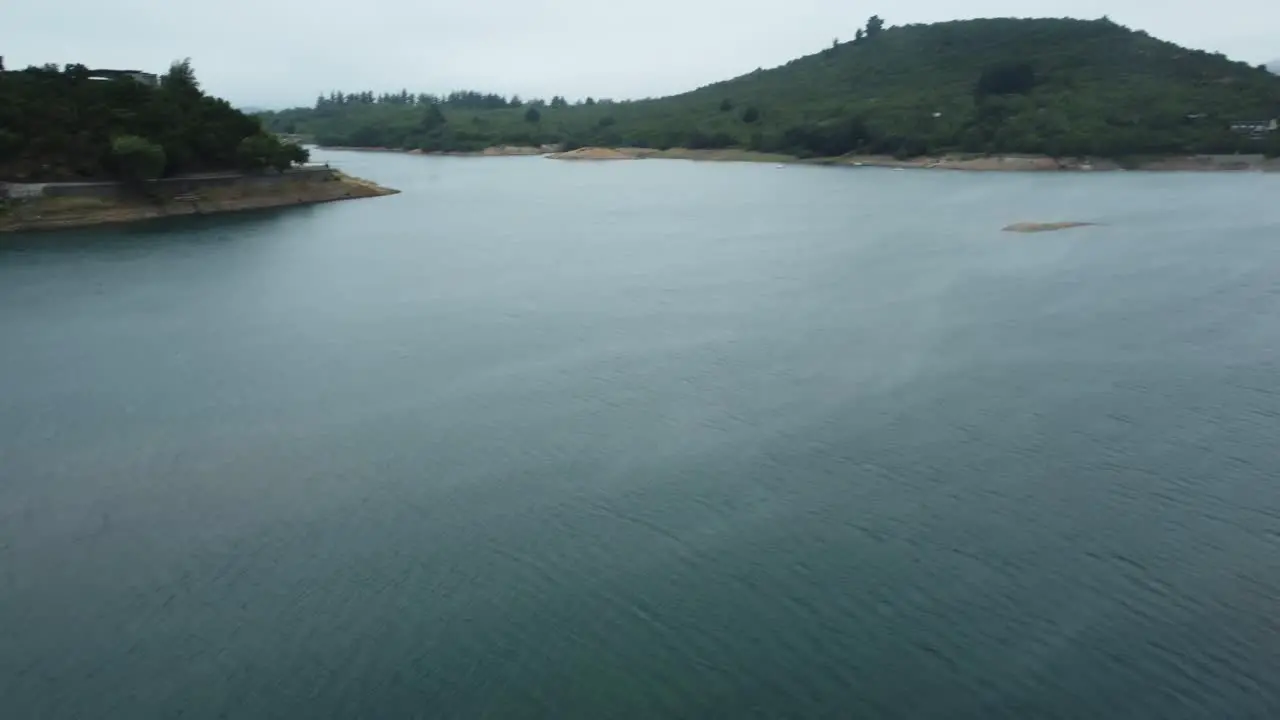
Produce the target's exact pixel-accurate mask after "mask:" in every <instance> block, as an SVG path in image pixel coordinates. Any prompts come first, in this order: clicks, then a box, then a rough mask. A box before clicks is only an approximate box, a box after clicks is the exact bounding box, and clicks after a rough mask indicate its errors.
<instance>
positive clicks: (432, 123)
mask: <svg viewBox="0 0 1280 720" xmlns="http://www.w3.org/2000/svg"><path fill="white" fill-rule="evenodd" d="M446 122H448V121H447V120H445V117H444V113H442V112H440V106H439V105H437V104H436V103H431V104H429V105H427V109H426V111H424V112H423V113H422V120H421V121H420V122H419V123H418V127H420V128H421V129H422V131H423V132H431V131H432V130H435V129H436V128H439V127H441V126H442V125H444V124H445V123H446Z"/></svg>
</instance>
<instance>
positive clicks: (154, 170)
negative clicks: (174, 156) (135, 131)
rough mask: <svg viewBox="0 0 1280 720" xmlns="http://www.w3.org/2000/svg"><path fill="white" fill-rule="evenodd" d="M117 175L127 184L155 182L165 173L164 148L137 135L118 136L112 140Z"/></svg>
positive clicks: (112, 152)
mask: <svg viewBox="0 0 1280 720" xmlns="http://www.w3.org/2000/svg"><path fill="white" fill-rule="evenodd" d="M111 158H112V161H113V162H114V163H115V167H116V174H117V176H118V177H119V178H120V179H121V180H125V181H127V182H135V183H137V182H143V181H146V180H155V179H156V178H158V177H160V175H161V174H163V173H164V165H165V154H164V148H162V147H160V146H159V145H157V144H155V143H153V142H151V141H150V140H147V139H146V138H144V137H138V136H137V135H117V136H116V137H115V138H113V139H112V140H111Z"/></svg>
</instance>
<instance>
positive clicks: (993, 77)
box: [974, 62, 1036, 100]
mask: <svg viewBox="0 0 1280 720" xmlns="http://www.w3.org/2000/svg"><path fill="white" fill-rule="evenodd" d="M1035 86H1036V73H1035V70H1033V69H1032V67H1031V65H1030V64H1029V63H1025V62H1020V63H1005V64H1001V65H994V66H991V67H988V68H985V69H983V71H982V74H981V75H979V76H978V86H977V88H976V89H975V90H974V92H975V94H976V95H977V97H978V99H979V100H981V99H982V98H984V97H987V96H988V95H1026V94H1027V93H1029V92H1031V91H1032V90H1033V89H1034V88H1035Z"/></svg>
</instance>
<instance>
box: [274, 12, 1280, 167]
mask: <svg viewBox="0 0 1280 720" xmlns="http://www.w3.org/2000/svg"><path fill="white" fill-rule="evenodd" d="M859 36H860V37H859V38H858V39H857V40H855V41H853V42H846V43H836V44H833V45H832V46H831V47H829V48H825V49H823V50H822V51H820V52H817V53H815V54H813V55H809V56H806V57H802V58H798V59H796V60H794V61H792V62H790V63H788V64H786V65H784V66H782V67H778V68H773V69H771V70H756V71H754V72H751V73H748V74H746V75H743V76H741V77H738V78H734V79H732V80H727V81H724V82H720V83H716V84H713V85H709V86H706V87H703V88H699V89H697V90H694V91H692V92H688V93H684V94H681V95H675V96H671V97H665V98H660V99H652V100H639V101H629V102H609V101H595V100H591V99H587V100H586V101H585V102H582V103H579V104H574V105H570V104H568V103H566V102H564V101H563V99H562V98H555V99H554V100H553V101H552V102H551V103H543V102H541V101H533V102H530V103H521V102H519V100H518V99H513V100H507V99H505V98H501V97H498V96H492V95H481V94H479V93H456V94H454V95H453V96H450V97H444V98H438V97H433V96H429V95H410V94H408V93H401V94H399V95H384V96H380V97H375V96H374V94H373V93H352V94H345V93H334V94H331V95H330V96H328V97H325V98H321V99H320V100H318V101H317V104H316V106H315V107H313V108H301V109H295V110H286V111H282V112H278V113H266V114H264V115H263V117H264V118H265V121H266V123H267V126H268V128H269V129H272V130H275V131H277V132H290V133H301V134H305V135H310V136H312V137H314V138H315V139H316V140H317V141H318V142H320V143H321V144H326V145H346V146H362V147H373V146H377V147H393V148H417V149H422V150H427V151H440V150H464V151H465V150H479V149H482V148H484V147H486V146H491V145H504V144H507V145H533V144H544V143H563V144H565V145H567V146H569V147H571V148H572V147H577V146H582V145H609V146H637V147H652V148H670V147H688V148H726V147H737V148H744V149H751V150H761V151H769V152H784V153H789V154H794V155H799V156H834V155H841V154H846V153H851V152H861V153H892V154H896V155H899V156H913V155H922V154H931V153H940V152H948V151H962V152H973V153H1040V154H1048V155H1055V156H1072V155H1094V156H1103V157H1116V156H1124V155H1140V154H1157V155H1163V154H1182V153H1208V152H1213V153H1222V152H1237V151H1246V152H1257V151H1259V150H1260V149H1269V150H1273V151H1274V150H1275V149H1276V148H1277V146H1278V145H1280V133H1270V134H1269V135H1268V136H1266V137H1264V138H1262V139H1258V138H1253V137H1248V136H1245V135H1241V134H1238V133H1234V132H1232V130H1231V128H1230V124H1231V122H1232V121H1236V120H1259V119H1269V118H1273V117H1280V77H1277V76H1275V75H1273V74H1271V73H1269V72H1267V71H1266V70H1265V68H1262V67H1255V66H1250V65H1248V64H1246V63H1240V62H1233V61H1231V60H1229V59H1227V58H1226V57H1224V56H1222V55H1218V54H1210V53H1206V52H1202V51H1198V50H1189V49H1186V48H1182V47H1179V46H1177V45H1174V44H1172V43H1168V42H1164V41H1161V40H1158V39H1156V38H1153V37H1151V36H1149V35H1147V34H1146V33H1144V32H1141V31H1135V30H1130V29H1128V28H1125V27H1122V26H1120V25H1118V24H1116V23H1114V22H1111V21H1110V20H1107V19H1102V20H1094V21H1082V20H1069V19H1029V20H1022V19H984V20H967V21H956V22H945V23H937V24H932V25H908V26H903V27H894V28H885V27H883V23H882V22H880V20H879V18H872V20H871V21H870V22H869V23H868V26H867V28H866V29H865V31H863V30H860V31H859Z"/></svg>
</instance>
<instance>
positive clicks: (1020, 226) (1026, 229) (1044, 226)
mask: <svg viewBox="0 0 1280 720" xmlns="http://www.w3.org/2000/svg"><path fill="white" fill-rule="evenodd" d="M1096 224H1097V223H1088V222H1048V223H1034V222H1020V223H1014V224H1012V225H1008V226H1006V227H1005V228H1004V231H1005V232H1016V233H1038V232H1053V231H1054V230H1069V229H1071V228H1078V227H1090V226H1093V225H1096Z"/></svg>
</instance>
